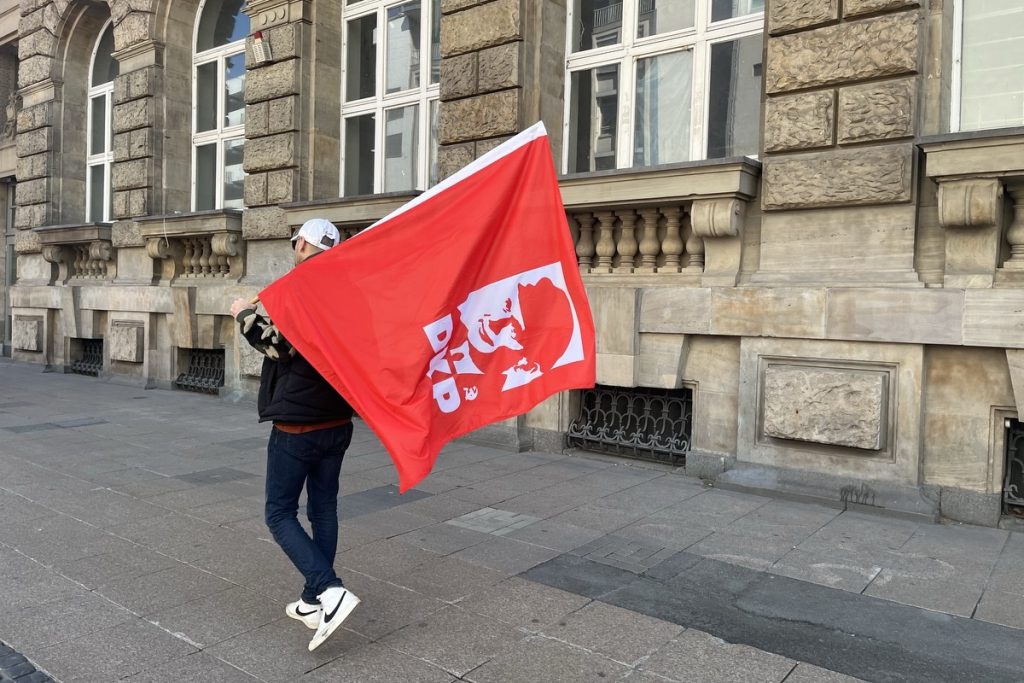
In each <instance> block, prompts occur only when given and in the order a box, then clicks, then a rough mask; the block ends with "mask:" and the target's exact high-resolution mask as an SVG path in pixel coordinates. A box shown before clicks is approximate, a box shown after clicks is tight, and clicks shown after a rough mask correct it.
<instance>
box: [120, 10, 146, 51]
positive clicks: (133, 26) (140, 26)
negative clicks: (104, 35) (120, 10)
mask: <svg viewBox="0 0 1024 683" xmlns="http://www.w3.org/2000/svg"><path fill="white" fill-rule="evenodd" d="M152 21H153V15H152V14H150V13H149V12H132V13H131V14H129V15H128V16H126V17H125V18H124V19H122V20H121V21H119V22H117V31H115V32H114V47H115V48H116V49H118V50H124V49H125V48H128V47H131V46H132V45H136V44H138V43H141V42H144V41H146V40H148V39H149V38H150V36H151V29H150V24H151V23H152Z"/></svg>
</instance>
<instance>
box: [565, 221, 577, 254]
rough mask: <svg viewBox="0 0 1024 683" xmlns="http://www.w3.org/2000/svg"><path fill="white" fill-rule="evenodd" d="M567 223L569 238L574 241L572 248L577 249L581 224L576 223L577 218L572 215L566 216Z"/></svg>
mask: <svg viewBox="0 0 1024 683" xmlns="http://www.w3.org/2000/svg"><path fill="white" fill-rule="evenodd" d="M565 222H566V223H568V225H569V238H570V239H572V247H573V249H575V248H576V243H577V242H579V241H580V224H579V223H578V222H577V221H576V217H575V216H574V215H572V214H570V213H566V214H565Z"/></svg>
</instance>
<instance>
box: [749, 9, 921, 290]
mask: <svg viewBox="0 0 1024 683" xmlns="http://www.w3.org/2000/svg"><path fill="white" fill-rule="evenodd" d="M921 27H922V18H921V10H920V8H919V7H918V2H916V0H846V1H845V2H838V0H827V1H825V0H823V1H821V2H807V1H806V0H775V2H772V3H770V6H769V9H768V18H767V28H768V32H769V35H768V36H767V38H766V42H767V62H766V70H765V96H766V102H765V107H764V112H765V113H764V117H765V120H764V131H765V133H764V140H765V142H764V150H763V152H764V155H763V159H764V175H763V188H762V195H761V202H762V208H763V209H764V210H765V212H766V213H765V220H764V224H763V228H762V236H761V237H762V245H763V250H762V263H761V272H759V273H758V275H757V276H756V277H755V279H758V280H762V281H766V282H769V281H776V280H778V281H783V280H786V279H787V278H789V277H791V276H792V275H793V274H794V273H797V272H800V273H801V278H802V279H804V280H805V281H807V280H814V279H817V280H819V281H821V282H826V283H845V282H851V283H857V282H866V281H871V282H875V283H891V284H900V283H903V284H910V285H916V284H919V283H918V281H917V278H916V276H915V275H914V273H913V262H914V240H913V235H914V227H915V211H914V206H913V203H912V202H913V199H914V192H915V188H916V177H917V176H916V159H915V150H914V146H913V142H912V140H913V137H914V135H915V134H916V133H917V91H918V86H919V82H920V73H921V71H922V69H921V66H920V62H921V55H920V53H921V50H920V44H921V42H922V40H923V38H922V35H923V34H922V28H921ZM805 209H817V211H816V212H815V213H813V214H808V213H806V212H803V210H805ZM792 210H801V212H802V213H801V221H799V229H798V227H797V222H794V221H793V220H792V218H791V217H788V216H786V215H785V212H787V211H792ZM837 226H844V227H840V228H838V229H837ZM853 226H860V227H853ZM797 233H799V234H797ZM844 239H846V240H849V243H847V244H839V243H838V242H841V241H842V240H844ZM826 243H828V245H829V246H828V248H827V250H832V251H833V252H834V251H835V250H836V249H837V248H838V249H839V250H840V251H841V252H842V255H843V258H842V259H839V258H836V259H828V258H825V259H822V258H820V255H821V253H823V252H824V251H826V247H825V244H826ZM790 247H792V248H790ZM815 271H817V272H815Z"/></svg>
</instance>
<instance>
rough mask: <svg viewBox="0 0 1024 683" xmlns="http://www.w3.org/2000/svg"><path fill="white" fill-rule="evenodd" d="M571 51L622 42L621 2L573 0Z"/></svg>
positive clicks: (614, 0) (613, 0) (618, 0)
mask: <svg viewBox="0 0 1024 683" xmlns="http://www.w3.org/2000/svg"><path fill="white" fill-rule="evenodd" d="M571 31H572V51H573V52H580V51H581V50H592V49H594V48H595V47H604V46H606V45H614V44H616V43H620V42H622V0H574V2H573V25H572V27H571Z"/></svg>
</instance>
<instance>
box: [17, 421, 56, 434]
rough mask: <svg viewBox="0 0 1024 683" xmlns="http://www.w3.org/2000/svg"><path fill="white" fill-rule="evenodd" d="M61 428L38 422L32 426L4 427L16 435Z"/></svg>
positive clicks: (53, 424) (52, 424) (51, 423)
mask: <svg viewBox="0 0 1024 683" xmlns="http://www.w3.org/2000/svg"><path fill="white" fill-rule="evenodd" d="M60 428H61V427H60V425H58V424H55V423H53V422H37V423H35V424H30V425H17V426H13V427H4V429H6V430H7V431H9V432H13V433H15V434H26V433H29V432H42V431H47V430H50V429H60Z"/></svg>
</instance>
